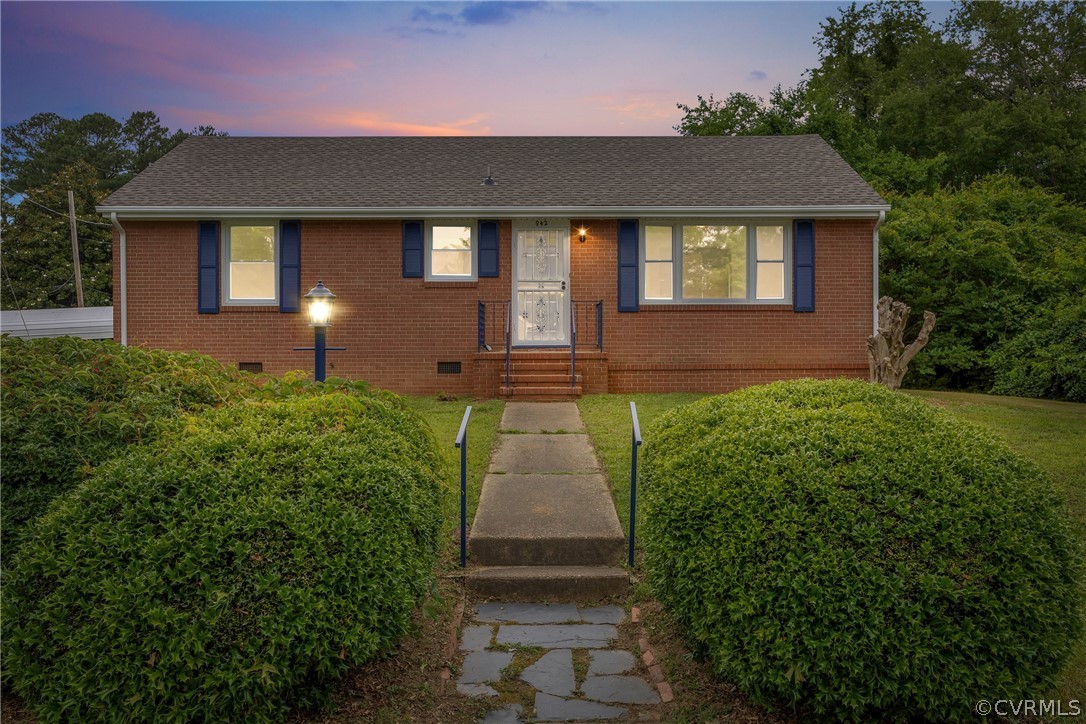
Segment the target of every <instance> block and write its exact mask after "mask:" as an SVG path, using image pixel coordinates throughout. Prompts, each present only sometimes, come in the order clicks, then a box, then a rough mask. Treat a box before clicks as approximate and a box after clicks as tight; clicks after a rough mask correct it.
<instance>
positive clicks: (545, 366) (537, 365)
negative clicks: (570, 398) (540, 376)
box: [510, 357, 571, 374]
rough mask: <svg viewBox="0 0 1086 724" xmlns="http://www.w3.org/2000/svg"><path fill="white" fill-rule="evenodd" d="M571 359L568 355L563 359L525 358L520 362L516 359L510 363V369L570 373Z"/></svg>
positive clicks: (514, 370) (515, 370)
mask: <svg viewBox="0 0 1086 724" xmlns="http://www.w3.org/2000/svg"><path fill="white" fill-rule="evenodd" d="M570 363H571V360H570V359H569V358H568V357H567V358H566V359H564V360H561V361H549V360H524V361H523V362H518V361H516V360H514V361H513V362H511V363H510V369H511V370H512V371H513V372H556V373H557V372H565V373H567V374H568V373H569V368H570V366H571V365H570Z"/></svg>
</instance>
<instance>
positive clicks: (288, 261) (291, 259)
mask: <svg viewBox="0 0 1086 724" xmlns="http://www.w3.org/2000/svg"><path fill="white" fill-rule="evenodd" d="M301 301H302V222H300V221H280V222H279V311H280V312H298V311H300V310H301V308H302V305H301Z"/></svg>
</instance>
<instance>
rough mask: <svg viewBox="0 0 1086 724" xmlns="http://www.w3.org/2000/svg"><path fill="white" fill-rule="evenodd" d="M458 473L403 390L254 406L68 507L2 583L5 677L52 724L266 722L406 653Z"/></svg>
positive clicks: (87, 487)
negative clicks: (446, 481) (447, 493)
mask: <svg viewBox="0 0 1086 724" xmlns="http://www.w3.org/2000/svg"><path fill="white" fill-rule="evenodd" d="M443 465H444V463H443V462H442V459H441V457H440V452H439V451H438V449H437V447H436V443H435V441H434V439H433V435H432V433H431V432H430V431H429V428H428V426H427V425H426V424H425V423H424V422H423V421H422V420H421V419H420V418H418V417H417V416H416V415H415V414H414V413H413V412H411V411H410V410H408V409H407V408H406V406H404V405H403V403H402V402H400V401H399V399H398V398H396V397H395V396H393V395H389V394H387V393H371V394H368V395H363V394H355V395H344V394H333V395H323V396H321V395H311V396H305V397H300V398H295V399H286V400H266V401H244V402H239V403H235V404H232V405H227V406H224V407H221V408H219V409H217V410H213V411H210V412H206V413H204V414H203V415H200V416H196V417H191V418H188V419H187V420H186V421H185V424H184V429H183V430H181V431H179V432H177V433H174V434H170V435H167V436H164V437H163V438H161V439H160V440H159V442H158V443H157V444H155V445H153V446H132V447H130V448H129V449H128V452H127V453H126V454H125V455H123V456H121V457H119V458H115V459H114V460H112V461H110V462H107V463H105V464H103V465H101V466H100V467H99V468H98V469H97V471H96V472H95V473H94V474H93V475H92V477H91V479H90V480H88V481H87V482H86V483H84V484H83V485H81V486H79V487H78V488H76V489H75V490H74V491H73V492H71V493H70V494H68V495H67V496H65V497H63V498H60V499H58V500H57V501H56V502H55V503H54V504H53V506H52V507H50V509H49V510H48V512H46V513H45V514H44V515H43V516H42V517H41V518H39V519H38V520H37V522H36V523H35V524H34V525H33V526H32V527H31V529H30V530H29V534H28V536H27V539H26V541H25V542H24V544H23V547H22V550H21V551H20V556H19V557H18V559H17V560H16V562H15V566H14V567H13V569H12V570H10V571H9V572H7V574H6V576H5V581H4V596H3V603H2V612H3V661H4V670H5V676H6V677H7V678H8V680H9V681H10V683H11V684H12V685H13V686H14V688H15V690H16V691H17V692H19V693H20V694H21V695H22V696H23V697H25V698H26V700H27V701H28V703H29V704H30V705H31V706H32V708H33V709H34V711H35V712H36V713H37V714H38V715H40V716H41V717H42V718H43V719H44V720H48V721H60V720H64V721H82V720H88V719H91V720H116V719H126V720H127V719H132V720H145V721H190V720H206V721H261V720H270V719H277V718H281V717H282V716H283V715H284V713H285V712H286V711H287V710H288V709H289V708H290V707H293V706H310V705H314V704H318V703H320V702H321V701H322V700H323V699H324V697H325V696H326V695H327V693H328V691H329V689H330V684H331V683H332V682H333V681H334V679H336V678H337V677H338V676H341V675H342V674H343V673H344V671H345V670H346V668H347V667H348V666H349V665H351V664H354V663H358V662H363V661H366V660H368V659H370V658H372V657H373V656H375V655H376V654H378V653H380V652H382V651H385V650H387V649H389V648H390V647H392V646H393V645H394V643H395V642H396V641H397V639H398V638H399V637H400V636H401V635H402V634H403V633H404V632H405V631H406V630H407V629H408V625H409V621H410V615H411V612H412V610H413V608H414V605H415V603H416V601H417V600H418V598H419V596H420V595H421V594H423V593H424V592H426V591H428V590H429V585H430V581H431V580H432V570H433V565H434V562H435V557H436V552H437V548H438V538H439V528H440V523H441V517H440V503H441V496H442V490H443V488H442V484H441V481H442V479H443V475H444V472H445V471H444V467H443Z"/></svg>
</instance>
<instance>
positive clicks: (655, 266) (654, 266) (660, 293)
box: [645, 261, 672, 299]
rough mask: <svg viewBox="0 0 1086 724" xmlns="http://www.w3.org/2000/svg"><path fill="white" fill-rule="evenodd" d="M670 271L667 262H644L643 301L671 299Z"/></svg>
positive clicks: (670, 268) (670, 267) (669, 263)
mask: <svg viewBox="0 0 1086 724" xmlns="http://www.w3.org/2000/svg"><path fill="white" fill-rule="evenodd" d="M671 270H672V265H671V262H669V261H649V262H645V299H671V298H672V297H671V279H672V276H671Z"/></svg>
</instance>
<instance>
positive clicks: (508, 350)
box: [505, 302, 513, 387]
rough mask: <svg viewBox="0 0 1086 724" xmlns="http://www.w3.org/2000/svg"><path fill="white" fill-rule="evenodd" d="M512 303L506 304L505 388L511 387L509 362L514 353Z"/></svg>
mask: <svg viewBox="0 0 1086 724" xmlns="http://www.w3.org/2000/svg"><path fill="white" fill-rule="evenodd" d="M510 304H511V302H506V303H505V386H506V387H509V386H510V384H511V383H510V382H509V362H510V357H511V355H512V353H513V316H512V315H513V312H512V310H511V308H510V306H509V305H510Z"/></svg>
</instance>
